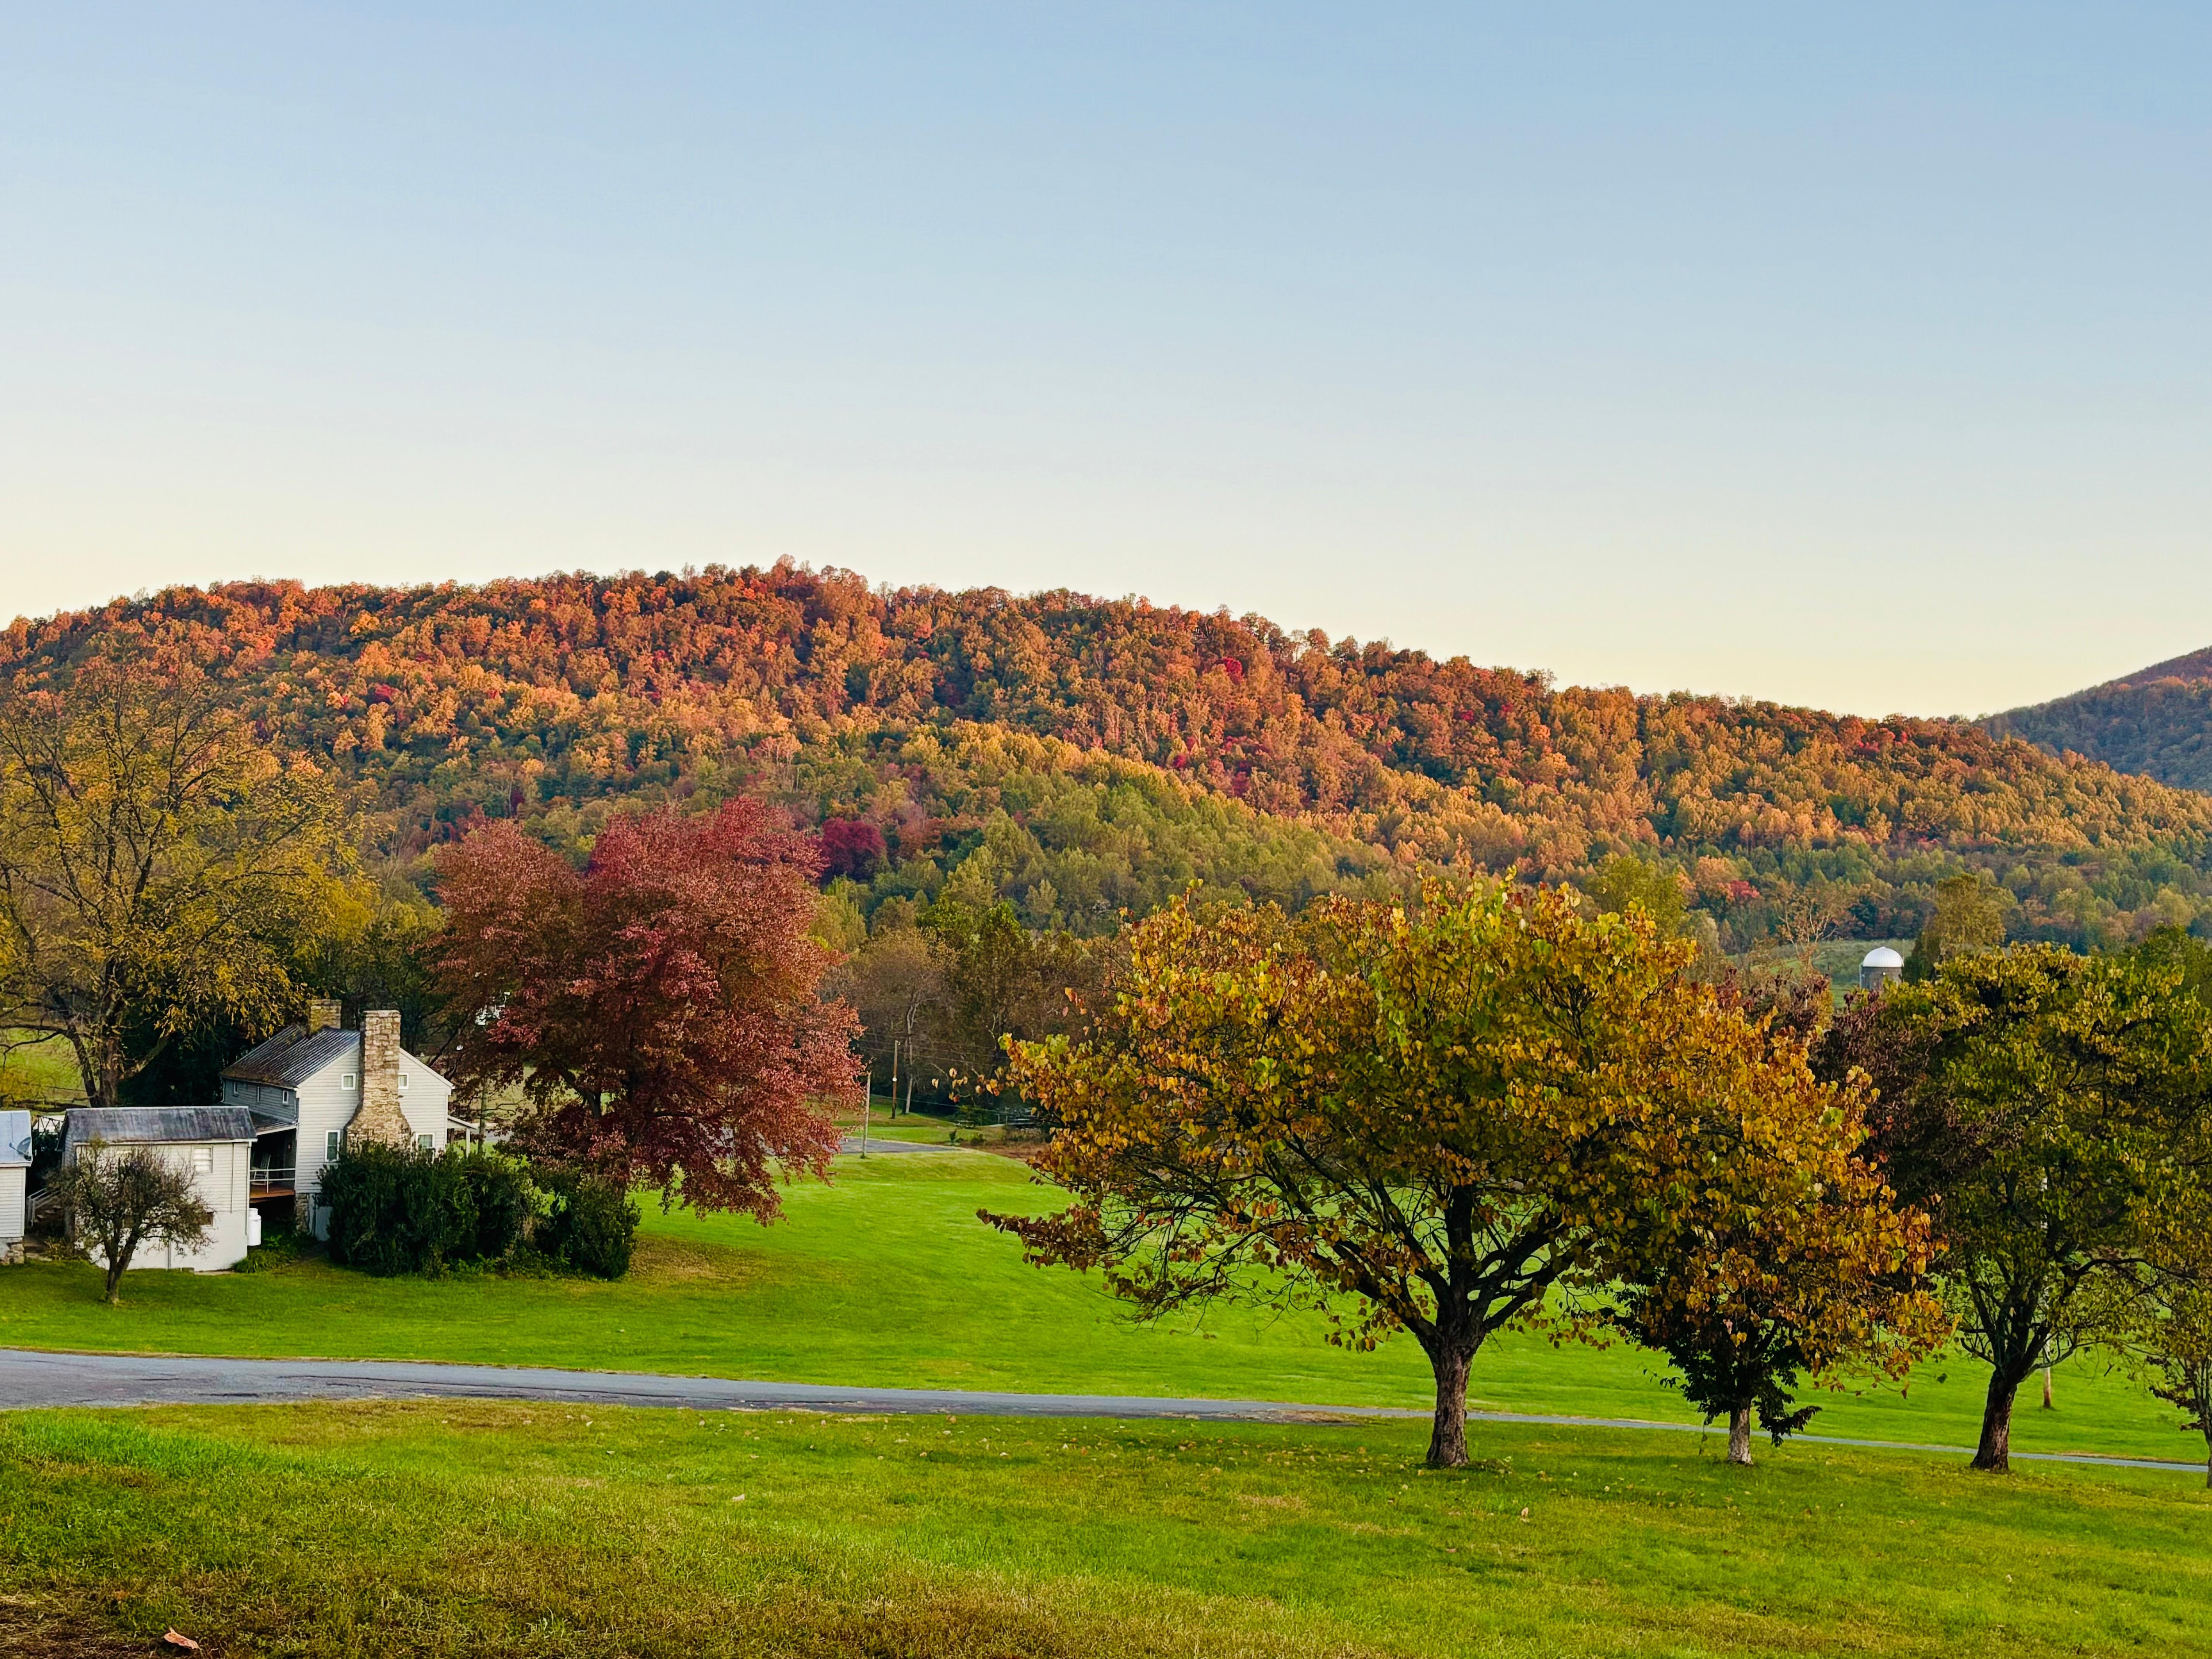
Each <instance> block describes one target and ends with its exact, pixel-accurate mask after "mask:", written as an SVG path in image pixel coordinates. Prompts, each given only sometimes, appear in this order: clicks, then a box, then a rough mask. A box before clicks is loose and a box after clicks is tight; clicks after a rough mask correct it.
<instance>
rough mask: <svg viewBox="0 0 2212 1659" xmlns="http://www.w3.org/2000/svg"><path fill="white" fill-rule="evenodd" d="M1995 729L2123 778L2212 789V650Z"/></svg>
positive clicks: (2045, 706) (2006, 717)
mask: <svg viewBox="0 0 2212 1659" xmlns="http://www.w3.org/2000/svg"><path fill="white" fill-rule="evenodd" d="M1989 725H1990V730H1991V731H1992V732H1996V733H1998V734H2000V735H2002V736H2008V737H2015V738H2027V740H2028V741H2029V742H2030V743H2033V744H2038V745H2039V746H2040V747H2041V748H2044V749H2046V750H2049V751H2050V752H2051V753H2052V754H2054V755H2059V754H2064V753H2066V752H2067V751H2069V750H2071V751H2072V752H2074V753H2075V754H2077V755H2086V756H2087V757H2089V758H2090V759H2091V760H2100V761H2102V762H2104V763H2106V765H2107V766H2112V767H2117V768H2118V769H2119V770H2121V771H2123V772H2140V773H2142V774H2143V775H2145V776H2147V777H2154V778H2157V779H2158V780H2160V781H2161V782H2165V783H2172V784H2178V785H2179V786H2180V787H2183V788H2185V789H2212V649H2207V650H2203V651H2193V652H2191V653H2190V654H2189V655H2187V656H2185V657H2176V658H2174V659H2172V660H2171V661H2170V662H2161V663H2154V664H2153V665H2151V666H2150V667H2148V668H2145V669H2142V670H2141V671H2138V672H2136V673H2133V674H2130V675H2127V676H2125V677H2124V678H2120V679H2117V680H2112V681H2109V682H2107V683H2106V684H2103V685H2096V686H2092V687H2090V688H2089V690H2087V691H2076V692H2075V693H2074V694H2073V695H2072V696H2065V697H2059V698H2057V699H2055V700H2053V701H2052V702H2045V703H2038V704H2037V705H2036V706H2035V707H2034V708H2015V709H2013V710H2011V711H2010V712H2009V713H2008V714H1998V715H1996V716H1995V717H1994V718H1992V719H1991V720H1990V722H1989Z"/></svg>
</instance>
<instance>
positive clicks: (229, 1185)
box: [70, 1140, 253, 1273]
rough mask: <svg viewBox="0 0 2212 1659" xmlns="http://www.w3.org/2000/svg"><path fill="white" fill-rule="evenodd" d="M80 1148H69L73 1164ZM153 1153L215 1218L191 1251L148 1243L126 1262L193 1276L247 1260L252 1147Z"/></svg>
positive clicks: (190, 1146) (177, 1146)
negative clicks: (183, 1175) (180, 1175)
mask: <svg viewBox="0 0 2212 1659" xmlns="http://www.w3.org/2000/svg"><path fill="white" fill-rule="evenodd" d="M81 1150H82V1149H81V1148H72V1149H71V1154H70V1155H71V1156H72V1157H73V1158H74V1157H75V1156H76V1155H77V1153H78V1152H80V1151H81ZM153 1151H154V1152H155V1153H156V1154H158V1155H159V1156H161V1157H162V1158H167V1160H168V1161H169V1162H170V1163H172V1164H175V1165H177V1166H178V1167H179V1169H184V1170H190V1171H191V1174H192V1186H193V1188H194V1189H195V1190H196V1191H197V1193H198V1194H199V1200H200V1202H201V1203H203V1204H204V1205H206V1206H207V1207H208V1208H209V1210H210V1211H211V1212H213V1213H214V1216H215V1223H214V1225H212V1226H210V1228H209V1229H208V1236H207V1242H206V1243H204V1244H203V1245H201V1246H200V1248H199V1249H196V1250H188V1249H179V1248H178V1247H177V1246H176V1245H174V1244H172V1243H169V1242H168V1241H167V1239H161V1238H149V1239H148V1240H147V1241H146V1242H145V1243H143V1244H141V1245H140V1246H139V1247H138V1253H137V1255H134V1256H132V1257H131V1267H132V1268H133V1269H134V1270H135V1269H137V1268H141V1267H185V1268H190V1269H191V1271H192V1272H194V1273H223V1272H227V1271H228V1269H230V1268H232V1267H236V1266H237V1265H238V1264H239V1263H240V1262H241V1261H245V1260H246V1239H247V1228H248V1225H249V1224H248V1222H247V1219H246V1217H247V1212H249V1211H251V1210H252V1207H253V1206H252V1204H251V1203H250V1202H249V1201H248V1196H249V1195H248V1182H249V1181H250V1180H251V1174H250V1170H251V1167H252V1153H253V1143H252V1141H250V1140H206V1141H163V1142H161V1144H160V1145H158V1146H155V1147H154V1148H153ZM92 1256H93V1260H94V1262H95V1263H97V1264H98V1265H99V1266H100V1267H102V1268H105V1267H106V1266H107V1258H106V1255H105V1254H104V1253H102V1252H101V1251H100V1250H98V1249H94V1250H93V1252H92Z"/></svg>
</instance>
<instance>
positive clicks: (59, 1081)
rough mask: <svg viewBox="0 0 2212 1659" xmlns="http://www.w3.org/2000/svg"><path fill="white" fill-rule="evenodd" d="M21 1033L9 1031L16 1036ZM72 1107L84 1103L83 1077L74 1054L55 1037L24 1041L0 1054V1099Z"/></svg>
mask: <svg viewBox="0 0 2212 1659" xmlns="http://www.w3.org/2000/svg"><path fill="white" fill-rule="evenodd" d="M23 1035H24V1034H23V1033H22V1032H21V1031H16V1030H9V1032H8V1033H7V1036H9V1038H10V1039H11V1040H12V1039H20V1038H21V1037H22V1036H23ZM26 1101H36V1102H38V1103H40V1104H41V1105H49V1106H76V1105H82V1104H83V1103H84V1079H83V1076H82V1073H79V1072H78V1070H77V1068H76V1054H73V1053H72V1052H70V1046H69V1044H67V1043H66V1042H63V1041H62V1040H61V1039H60V1038H59V1037H47V1038H46V1039H45V1040H43V1041H41V1042H25V1043H24V1044H23V1045H22V1046H21V1048H9V1049H8V1050H7V1051H6V1052H5V1053H4V1054H0V1102H5V1103H15V1104H21V1103H23V1102H26Z"/></svg>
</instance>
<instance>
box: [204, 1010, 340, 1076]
mask: <svg viewBox="0 0 2212 1659" xmlns="http://www.w3.org/2000/svg"><path fill="white" fill-rule="evenodd" d="M360 1051H361V1033H360V1032H358V1031H347V1030H338V1029H337V1028H336V1027H332V1028H331V1029H330V1030H323V1031H317V1032H315V1033H314V1034H313V1035H312V1036H309V1035H307V1032H306V1030H305V1028H304V1027H301V1026H298V1025H287V1026H286V1027H285V1028H284V1029H283V1030H282V1031H279V1032H277V1034H276V1036H273V1037H270V1039H269V1041H268V1042H264V1043H263V1044H262V1045H261V1046H260V1047H259V1048H253V1049H250V1050H248V1051H247V1052H246V1054H244V1055H242V1056H241V1057H240V1058H239V1059H237V1060H233V1061H232V1062H231V1063H230V1064H229V1065H228V1066H224V1067H223V1068H222V1080H223V1081H224V1082H226V1083H267V1084H272V1085H275V1086H276V1087H277V1088H279V1089H296V1088H298V1087H299V1086H300V1085H301V1084H302V1083H305V1082H306V1081H307V1079H309V1078H311V1077H313V1076H314V1074H315V1073H318V1072H319V1071H321V1070H322V1069H323V1068H324V1067H325V1066H328V1065H329V1064H330V1063H331V1061H332V1060H350V1059H352V1058H353V1057H354V1055H356V1054H358V1053H359V1052H360Z"/></svg>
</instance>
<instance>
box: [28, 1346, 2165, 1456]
mask: <svg viewBox="0 0 2212 1659" xmlns="http://www.w3.org/2000/svg"><path fill="white" fill-rule="evenodd" d="M441 1396H443V1397H447V1398H455V1399H489V1400H542V1401H551V1402H553V1403H556V1404H568V1405H579V1406H675V1407H684V1409H686V1410H690V1411H779V1410H783V1411H792V1410H796V1411H814V1412H850V1413H860V1412H866V1413H904V1412H911V1413H951V1414H953V1415H955V1416H960V1417H1105V1418H1125V1419H1134V1418H1180V1419H1190V1420H1194V1421H1204V1422H1245V1423H1311V1422H1332V1421H1333V1422H1357V1421H1362V1420H1368V1419H1376V1418H1424V1419H1425V1418H1426V1417H1427V1416H1428V1413H1426V1412H1425V1411H1407V1410H1401V1409H1398V1408H1395V1407H1387V1406H1307V1405H1299V1404H1297V1403H1295V1402H1293V1401H1284V1400H1164V1399H1159V1398H1157V1397H1154V1396H1152V1395H1126V1394H1001V1393H994V1392H990V1391H987V1390H984V1389H847V1388H836V1387H831V1386H829V1385H825V1384H821V1383H747V1382H741V1381H738V1380H735V1379H732V1378H727V1377H718V1376H663V1375H660V1374H658V1373H655V1372H652V1371H568V1370H526V1369H524V1368H521V1367H518V1366H507V1365H440V1364H416V1363H414V1362H409V1361H399V1360H374V1359H223V1358H211V1357H204V1356H200V1355H191V1354H119V1353H43V1352H34V1351H33V1350H30V1349H24V1348H0V1409H18V1408H21V1407H37V1406H153V1405H195V1406H197V1405H240V1404H249V1403H253V1402H257V1401H286V1400H420V1399H425V1398H436V1397H441ZM1468 1419H1470V1420H1473V1421H1480V1422H1486V1423H1528V1424H1535V1425H1547V1426H1552V1427H1558V1428H1574V1429H1644V1430H1652V1431H1660V1432H1664V1433H1671V1434H1703V1433H1705V1432H1708V1431H1706V1430H1705V1429H1702V1428H1700V1427H1699V1425H1696V1424H1694V1423H1654V1422H1650V1421H1648V1420H1646V1419H1641V1418H1633V1417H1564V1416H1553V1415H1550V1414H1547V1413H1523V1412H1483V1411H1471V1412H1469V1413H1468ZM1796 1438H1797V1440H1798V1441H1800V1442H1803V1443H1810V1444H1813V1445H1820V1446H1866V1447H1875V1448H1879V1449H1885V1450H1891V1451H1919V1452H1938V1453H1944V1454H1948V1455H1954V1456H1966V1455H1971V1454H1972V1448H1971V1447H1967V1446H1939V1445H1930V1444H1927V1443H1922V1442H1918V1441H1910V1440H1852V1439H1844V1438H1840V1437H1835V1436H1831V1435H1819V1434H1806V1435H1799V1436H1797V1437H1796ZM2013 1457H2014V1459H2015V1461H2016V1462H2043V1463H2087V1464H2094V1465H2099V1466H2102V1467H2105V1468H2130V1469H2170V1470H2174V1471H2177V1472H2179V1473H2181V1474H2197V1475H2201V1474H2203V1472H2204V1465H2203V1464H2202V1463H2182V1462H2169V1461H2166V1460H2165V1459H2161V1458H2147V1457H2095V1456H2090V1455H2075V1454H2072V1453H2066V1452H2015V1453H2014V1454H2013Z"/></svg>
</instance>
